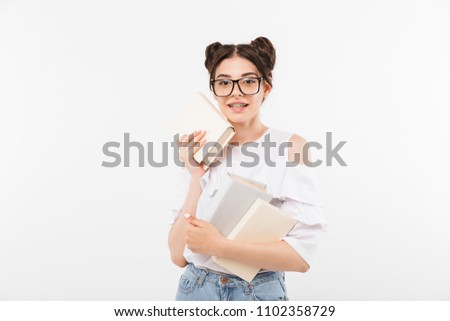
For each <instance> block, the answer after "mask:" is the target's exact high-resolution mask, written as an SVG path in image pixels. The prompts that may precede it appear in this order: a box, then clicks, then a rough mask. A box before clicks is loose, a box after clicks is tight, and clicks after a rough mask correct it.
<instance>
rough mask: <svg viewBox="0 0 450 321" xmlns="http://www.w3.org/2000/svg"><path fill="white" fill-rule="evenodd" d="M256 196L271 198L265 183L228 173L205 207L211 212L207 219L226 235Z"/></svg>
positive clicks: (264, 198) (265, 198)
mask: <svg viewBox="0 0 450 321" xmlns="http://www.w3.org/2000/svg"><path fill="white" fill-rule="evenodd" d="M258 198H260V199H263V200H266V201H268V202H270V201H271V200H272V196H271V195H270V194H268V193H267V192H266V186H265V184H263V183H260V182H257V181H255V180H251V179H248V178H245V177H242V176H239V175H236V174H232V173H228V175H227V176H226V177H225V178H224V179H223V181H222V182H221V185H220V188H219V189H218V190H217V192H216V193H215V194H214V196H213V198H212V200H211V203H210V205H209V206H208V208H207V213H211V214H210V215H211V216H210V218H209V219H207V221H208V222H210V223H211V224H212V225H214V226H215V227H216V228H217V229H218V230H219V232H220V233H221V234H222V235H224V236H226V235H228V234H229V233H230V232H231V231H232V229H233V228H234V227H235V226H236V224H238V222H239V221H240V220H241V218H242V217H243V216H244V215H245V213H246V212H247V211H248V209H249V208H250V207H251V206H252V204H253V203H254V202H255V200H257V199H258Z"/></svg>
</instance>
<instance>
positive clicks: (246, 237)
mask: <svg viewBox="0 0 450 321" xmlns="http://www.w3.org/2000/svg"><path fill="white" fill-rule="evenodd" d="M295 223H296V220H295V218H293V217H292V215H290V214H287V213H285V212H283V211H282V210H280V209H279V208H277V207H275V206H273V205H272V204H270V203H268V202H266V201H264V200H262V199H257V200H256V201H255V202H254V203H253V205H252V206H251V207H250V209H249V210H248V211H247V212H246V213H245V215H244V216H243V217H242V219H241V220H240V221H239V223H238V224H237V225H236V226H235V227H234V228H233V230H232V231H231V232H230V233H229V234H228V236H227V238H228V239H230V240H235V241H241V242H251V243H267V242H276V241H280V240H282V239H283V237H285V236H286V235H287V234H288V233H289V231H290V230H291V229H292V227H293V226H294V225H295ZM213 260H214V262H216V263H217V264H219V265H221V266H223V267H224V268H225V269H227V270H228V271H230V272H231V273H233V274H235V275H237V276H239V277H240V278H242V279H243V280H245V281H247V282H251V281H252V280H253V278H254V277H255V276H256V275H257V274H258V272H259V271H260V270H261V268H260V267H258V266H252V265H248V264H245V263H242V262H237V261H233V260H230V259H225V258H219V257H215V256H213Z"/></svg>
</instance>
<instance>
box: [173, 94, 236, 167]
mask: <svg viewBox="0 0 450 321" xmlns="http://www.w3.org/2000/svg"><path fill="white" fill-rule="evenodd" d="M173 129H174V132H175V134H179V135H180V136H181V135H183V134H186V135H190V134H192V133H193V132H194V131H195V130H205V131H206V135H205V137H204V138H205V139H206V144H205V145H204V146H203V147H202V148H200V149H199V150H198V151H196V152H195V153H194V156H193V157H194V159H195V161H196V162H197V163H199V164H201V165H202V166H203V167H204V168H205V169H206V168H208V167H209V166H210V165H211V164H212V163H213V162H214V161H215V160H216V159H217V157H219V156H220V155H221V154H222V151H223V149H224V148H225V146H226V145H227V144H228V143H229V141H230V140H231V138H232V137H233V136H234V133H235V130H234V127H233V126H232V125H231V124H230V123H229V122H228V120H227V119H226V118H225V116H223V114H222V113H221V112H220V111H219V109H218V108H216V107H215V105H214V104H213V103H212V102H211V101H210V100H209V99H208V98H207V97H206V96H204V95H203V94H202V93H199V92H198V93H196V94H195V95H194V97H193V98H192V99H191V101H190V102H189V103H188V104H187V106H186V107H185V108H184V109H183V111H182V113H181V114H180V115H179V117H177V118H176V119H175V122H174V124H173ZM205 149H206V150H205Z"/></svg>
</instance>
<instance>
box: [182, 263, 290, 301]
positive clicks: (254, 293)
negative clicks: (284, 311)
mask: <svg viewBox="0 0 450 321" xmlns="http://www.w3.org/2000/svg"><path fill="white" fill-rule="evenodd" d="M288 300H289V299H288V297H287V294H286V286H285V283H284V272H272V271H271V272H263V273H259V274H258V275H257V276H256V277H255V278H254V279H253V280H252V282H251V283H248V282H247V281H244V280H242V279H241V278H239V277H237V276H235V275H230V274H225V273H220V272H215V271H211V270H207V269H203V268H197V267H195V266H194V264H192V263H189V264H188V265H187V267H186V269H185V271H184V273H183V274H182V275H181V278H180V282H179V284H178V292H177V296H176V301H288Z"/></svg>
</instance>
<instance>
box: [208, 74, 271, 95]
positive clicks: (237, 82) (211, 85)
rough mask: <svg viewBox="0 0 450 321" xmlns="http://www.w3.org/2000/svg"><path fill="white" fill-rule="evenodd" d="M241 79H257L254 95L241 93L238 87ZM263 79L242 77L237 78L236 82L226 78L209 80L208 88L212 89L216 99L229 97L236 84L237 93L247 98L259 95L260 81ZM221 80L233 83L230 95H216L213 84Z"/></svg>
mask: <svg viewBox="0 0 450 321" xmlns="http://www.w3.org/2000/svg"><path fill="white" fill-rule="evenodd" d="M242 79H257V80H258V90H257V91H256V92H255V93H253V94H246V93H244V92H243V91H242V88H241V86H240V85H239V81H241V80H242ZM263 79H264V77H242V78H239V79H236V80H233V79H228V78H221V79H211V80H210V81H209V87H210V89H212V91H213V93H214V95H216V96H217V97H229V96H231V94H232V93H233V90H234V84H237V86H238V88H239V91H240V92H241V93H242V94H243V95H249V96H251V95H256V94H257V93H259V91H260V90H261V80H263ZM223 80H228V81H231V82H232V83H233V85H232V86H231V91H230V93H229V94H228V95H217V93H216V90H215V89H214V83H215V82H217V81H223Z"/></svg>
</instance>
